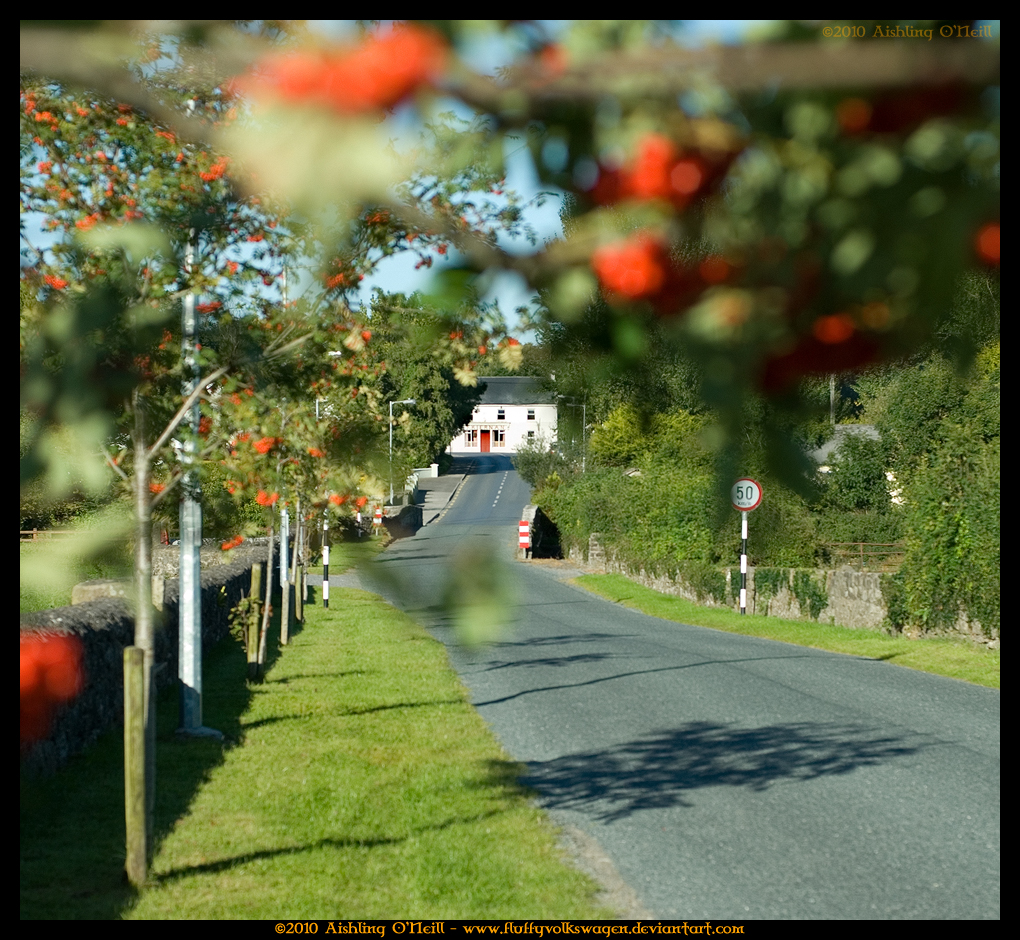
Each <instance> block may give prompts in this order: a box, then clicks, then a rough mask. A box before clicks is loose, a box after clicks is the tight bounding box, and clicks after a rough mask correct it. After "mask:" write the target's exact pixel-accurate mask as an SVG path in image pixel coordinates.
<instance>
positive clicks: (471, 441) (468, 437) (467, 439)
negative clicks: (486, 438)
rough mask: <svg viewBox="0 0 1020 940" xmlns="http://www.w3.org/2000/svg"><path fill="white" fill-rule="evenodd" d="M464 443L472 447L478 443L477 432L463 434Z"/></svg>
mask: <svg viewBox="0 0 1020 940" xmlns="http://www.w3.org/2000/svg"><path fill="white" fill-rule="evenodd" d="M464 443H465V444H467V445H469V446H473V445H475V444H477V443H478V432H477V431H474V430H471V431H465V432H464Z"/></svg>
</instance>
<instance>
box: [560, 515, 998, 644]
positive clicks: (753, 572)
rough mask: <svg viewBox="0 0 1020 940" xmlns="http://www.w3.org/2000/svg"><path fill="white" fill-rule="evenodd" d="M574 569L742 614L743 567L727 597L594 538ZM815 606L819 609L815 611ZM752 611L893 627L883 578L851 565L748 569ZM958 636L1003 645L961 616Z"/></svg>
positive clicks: (733, 575) (575, 558) (727, 572)
mask: <svg viewBox="0 0 1020 940" xmlns="http://www.w3.org/2000/svg"><path fill="white" fill-rule="evenodd" d="M567 557H568V558H569V559H570V560H571V561H572V562H573V563H574V564H575V565H577V566H578V567H581V568H584V569H586V570H589V571H592V572H607V573H608V572H613V573H618V574H624V575H626V576H627V577H629V578H632V579H633V580H634V581H636V582H638V583H639V584H643V585H645V587H650V588H652V589H653V590H655V591H659V592H660V593H662V594H671V595H674V596H676V597H683V598H686V599H687V600H691V601H694V602H696V603H699V604H704V605H706V606H709V607H729V608H731V609H733V610H736V611H739V610H740V567H739V566H734V567H732V568H723V569H721V574H722V575H723V577H724V578H725V590H723V591H720V592H719V594H721V595H722V596H713V595H711V594H707V593H706V592H705V591H704V590H702V591H700V592H699V591H698V590H697V589H696V587H695V586H693V585H691V584H688V583H686V582H685V581H684V580H683V579H682V578H677V579H674V578H670V577H667V576H664V575H655V574H650V573H649V572H647V571H644V570H640V571H638V572H634V571H632V570H631V569H629V568H628V567H626V566H625V565H623V564H620V563H618V562H616V561H615V560H614V559H613V558H612V557H610V556H609V555H608V554H607V552H606V551H605V550H604V548H603V547H602V545H601V544H600V543H599V540H598V537H597V536H595V535H592V537H591V539H590V540H589V545H588V552H587V555H586V556H585V555H584V554H583V553H582V552H580V551H578V550H577V549H574V548H572V549H571V550H570V551H569V553H568V556H567ZM812 605H814V607H815V610H812V609H811V608H812ZM747 612H748V613H750V614H765V615H767V616H770V617H785V618H788V619H791V620H812V621H817V622H818V623H832V624H838V625H840V626H843V627H851V628H855V629H865V630H884V629H886V628H887V626H888V608H887V607H886V602H885V599H884V597H883V595H882V574H880V573H879V572H877V571H860V570H858V569H856V568H852V567H850V566H845V567H842V568H837V569H835V570H828V569H821V568H818V569H792V568H763V569H761V574H760V576H759V574H758V570H757V569H755V568H753V567H748V570H747ZM954 632H955V634H956V635H960V636H965V637H967V638H969V639H973V640H975V641H977V642H983V643H985V642H987V643H989V645H993V646H996V647H997V646H998V642H999V639H998V636H994V637H991V638H989V637H987V636H985V635H984V634H983V632H982V630H981V625H980V624H979V623H976V622H975V621H972V620H969V619H968V618H967V617H966V616H963V615H961V616H960V618H959V620H958V621H957V624H956V630H955V631H954Z"/></svg>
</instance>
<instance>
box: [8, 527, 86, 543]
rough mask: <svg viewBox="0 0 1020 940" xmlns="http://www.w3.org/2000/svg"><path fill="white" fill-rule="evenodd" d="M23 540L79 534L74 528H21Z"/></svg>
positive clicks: (31, 540)
mask: <svg viewBox="0 0 1020 940" xmlns="http://www.w3.org/2000/svg"><path fill="white" fill-rule="evenodd" d="M18 531H20V532H21V541H22V542H38V541H42V540H43V539H49V538H53V537H54V536H57V537H60V536H62V535H75V534H77V533H76V532H75V530H74V529H19V530H18Z"/></svg>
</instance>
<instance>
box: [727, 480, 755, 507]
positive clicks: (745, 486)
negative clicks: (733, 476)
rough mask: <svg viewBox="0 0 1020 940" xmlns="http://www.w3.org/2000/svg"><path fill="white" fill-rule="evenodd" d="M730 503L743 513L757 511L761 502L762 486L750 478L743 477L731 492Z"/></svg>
mask: <svg viewBox="0 0 1020 940" xmlns="http://www.w3.org/2000/svg"><path fill="white" fill-rule="evenodd" d="M730 502H732V503H733V508H734V509H739V510H740V511H741V512H750V511H751V510H752V509H757V508H758V504H759V503H760V502H761V486H760V485H759V484H758V483H757V482H756V481H755V480H752V479H751V478H750V477H741V478H740V479H739V480H737V482H736V483H734V484H733V488H732V489H731V490H730Z"/></svg>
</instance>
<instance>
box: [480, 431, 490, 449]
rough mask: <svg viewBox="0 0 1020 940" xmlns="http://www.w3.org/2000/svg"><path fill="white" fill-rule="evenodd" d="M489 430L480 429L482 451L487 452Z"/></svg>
mask: <svg viewBox="0 0 1020 940" xmlns="http://www.w3.org/2000/svg"><path fill="white" fill-rule="evenodd" d="M490 433H491V432H490V431H482V453H483V454H487V453H489V434H490Z"/></svg>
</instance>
